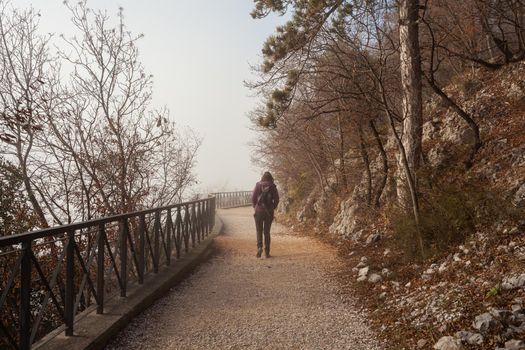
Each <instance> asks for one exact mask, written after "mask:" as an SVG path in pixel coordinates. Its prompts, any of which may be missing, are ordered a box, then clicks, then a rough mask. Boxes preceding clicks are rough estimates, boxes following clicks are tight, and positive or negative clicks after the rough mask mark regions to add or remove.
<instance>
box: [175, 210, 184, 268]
mask: <svg viewBox="0 0 525 350" xmlns="http://www.w3.org/2000/svg"><path fill="white" fill-rule="evenodd" d="M181 231H182V215H181V214H180V205H179V206H177V216H176V218H175V248H176V250H177V259H179V258H180V249H181V245H182V232H181Z"/></svg>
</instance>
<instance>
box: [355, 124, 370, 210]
mask: <svg viewBox="0 0 525 350" xmlns="http://www.w3.org/2000/svg"><path fill="white" fill-rule="evenodd" d="M358 133H359V148H360V149H361V158H362V159H363V164H364V166H365V172H366V204H367V205H368V206H370V205H371V204H372V172H371V171H370V159H369V157H368V152H367V151H366V145H365V140H364V138H363V128H362V127H361V125H359V128H358Z"/></svg>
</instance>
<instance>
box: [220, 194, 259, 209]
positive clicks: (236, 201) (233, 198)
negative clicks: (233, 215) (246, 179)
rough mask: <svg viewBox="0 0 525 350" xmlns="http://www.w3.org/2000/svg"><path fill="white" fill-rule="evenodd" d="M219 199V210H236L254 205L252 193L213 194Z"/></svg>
mask: <svg viewBox="0 0 525 350" xmlns="http://www.w3.org/2000/svg"><path fill="white" fill-rule="evenodd" d="M212 195H213V196H215V198H217V208H220V209H226V208H235V207H244V206H248V205H252V191H237V192H217V193H213V194H212Z"/></svg>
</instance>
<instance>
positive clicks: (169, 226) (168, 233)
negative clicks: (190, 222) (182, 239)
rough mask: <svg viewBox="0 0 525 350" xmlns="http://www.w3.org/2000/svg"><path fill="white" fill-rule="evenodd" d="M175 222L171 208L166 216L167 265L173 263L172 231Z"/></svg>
mask: <svg viewBox="0 0 525 350" xmlns="http://www.w3.org/2000/svg"><path fill="white" fill-rule="evenodd" d="M172 227H173V223H172V220H171V209H168V215H167V217H166V247H167V248H166V266H170V264H171V231H172Z"/></svg>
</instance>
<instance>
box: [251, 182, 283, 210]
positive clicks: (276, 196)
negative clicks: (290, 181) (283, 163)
mask: <svg viewBox="0 0 525 350" xmlns="http://www.w3.org/2000/svg"><path fill="white" fill-rule="evenodd" d="M263 186H270V193H271V195H272V203H273V209H272V213H273V210H275V209H276V208H277V205H278V204H279V192H277V186H275V184H274V183H273V182H269V181H259V182H257V183H256V184H255V188H254V189H253V193H252V206H253V207H254V208H255V211H258V212H264V210H265V209H264V208H260V207H259V206H258V205H257V200H258V199H259V195H260V194H261V191H262V188H263Z"/></svg>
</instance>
